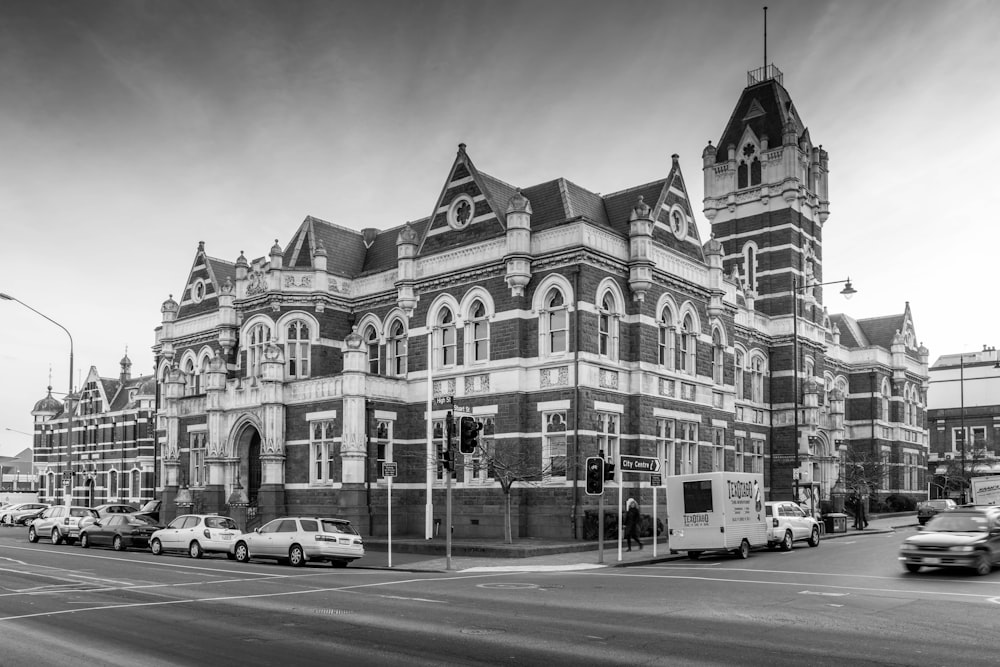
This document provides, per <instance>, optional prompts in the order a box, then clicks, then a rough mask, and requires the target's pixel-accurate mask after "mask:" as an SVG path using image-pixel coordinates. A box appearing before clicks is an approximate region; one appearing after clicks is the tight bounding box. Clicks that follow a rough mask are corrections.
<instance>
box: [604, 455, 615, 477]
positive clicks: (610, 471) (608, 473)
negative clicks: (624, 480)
mask: <svg viewBox="0 0 1000 667" xmlns="http://www.w3.org/2000/svg"><path fill="white" fill-rule="evenodd" d="M614 479H615V464H614V463H612V462H611V461H610V460H608V461H605V462H604V481H605V482H613V481H614Z"/></svg>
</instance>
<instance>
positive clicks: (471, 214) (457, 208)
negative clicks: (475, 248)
mask: <svg viewBox="0 0 1000 667" xmlns="http://www.w3.org/2000/svg"><path fill="white" fill-rule="evenodd" d="M514 191H515V188H514V187H513V186H511V185H509V184H507V183H504V182H503V181H501V180H499V179H497V178H494V177H492V176H486V175H483V174H480V173H479V171H477V170H476V167H475V165H474V164H472V159H471V158H470V157H469V155H468V153H466V151H465V144H459V145H458V155H456V156H455V161H454V162H453V163H452V166H451V170H450V171H449V172H448V178H447V179H446V180H445V183H444V186H443V187H442V188H441V194H440V195H439V196H438V198H437V201H436V202H435V203H434V210H433V211H432V212H431V215H430V217H429V221H430V222H429V224H428V225H427V228H426V229H425V231H424V233H423V235H422V236H421V238H420V245H419V246H418V249H417V253H418V254H429V253H435V252H440V251H442V250H446V249H449V248H452V247H457V246H460V245H467V244H469V243H475V242H477V241H481V240H486V239H489V238H494V237H496V236H499V235H501V234H503V233H504V232H505V227H504V214H505V212H506V210H507V201H508V200H509V199H510V197H511V196H512V195H513V192H514ZM507 193H509V194H507ZM505 195H506V199H505V200H504V201H500V197H504V196H505Z"/></svg>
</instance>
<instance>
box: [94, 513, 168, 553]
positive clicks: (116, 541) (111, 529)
mask: <svg viewBox="0 0 1000 667" xmlns="http://www.w3.org/2000/svg"><path fill="white" fill-rule="evenodd" d="M161 528H163V526H161V525H160V524H158V523H156V522H155V521H153V520H152V519H150V518H149V517H147V516H143V515H141V514H109V515H107V516H105V517H101V518H99V519H96V520H95V521H94V522H93V523H91V524H89V525H86V526H84V527H83V528H81V529H80V546H81V547H83V548H84V549H86V548H87V547H92V546H95V547H96V546H106V547H111V548H112V549H114V550H115V551H125V549H128V548H130V547H132V548H136V549H145V548H147V547H148V546H149V538H150V536H151V535H152V534H153V533H155V532H156V531H158V530H160V529H161Z"/></svg>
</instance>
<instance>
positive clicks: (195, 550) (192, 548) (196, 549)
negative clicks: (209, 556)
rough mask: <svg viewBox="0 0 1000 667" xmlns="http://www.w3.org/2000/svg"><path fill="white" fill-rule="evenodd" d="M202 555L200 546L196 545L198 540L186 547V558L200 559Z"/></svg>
mask: <svg viewBox="0 0 1000 667" xmlns="http://www.w3.org/2000/svg"><path fill="white" fill-rule="evenodd" d="M203 553H205V552H204V551H202V548H201V545H200V544H198V540H194V541H193V542H191V544H190V545H189V546H188V556H191V558H201V555H202V554H203Z"/></svg>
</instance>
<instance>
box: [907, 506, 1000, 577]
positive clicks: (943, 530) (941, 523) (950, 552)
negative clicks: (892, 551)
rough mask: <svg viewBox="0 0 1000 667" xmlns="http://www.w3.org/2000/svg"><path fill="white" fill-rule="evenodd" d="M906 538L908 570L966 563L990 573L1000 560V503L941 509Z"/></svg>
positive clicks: (981, 571) (984, 572) (977, 571)
mask: <svg viewBox="0 0 1000 667" xmlns="http://www.w3.org/2000/svg"><path fill="white" fill-rule="evenodd" d="M918 530H919V531H920V532H918V533H917V534H916V535H913V536H911V537H908V538H906V539H905V540H903V544H902V545H901V546H900V547H899V560H900V561H901V562H902V563H903V567H904V568H905V569H906V571H907V572H919V571H920V568H922V567H966V568H972V569H973V570H975V571H976V574H979V575H987V574H989V573H990V571H991V570H992V569H993V565H994V564H996V563H997V562H1000V507H991V506H976V507H972V506H966V507H959V508H956V509H954V510H951V511H948V512H941V513H940V514H938V515H937V516H935V517H934V518H932V519H931V520H930V521H928V522H927V525H926V526H923V527H921V528H918Z"/></svg>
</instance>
